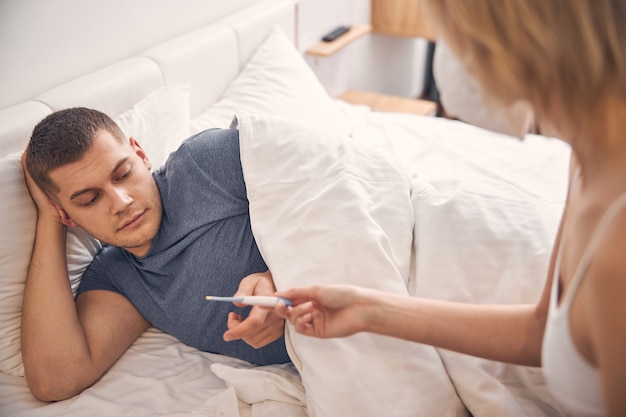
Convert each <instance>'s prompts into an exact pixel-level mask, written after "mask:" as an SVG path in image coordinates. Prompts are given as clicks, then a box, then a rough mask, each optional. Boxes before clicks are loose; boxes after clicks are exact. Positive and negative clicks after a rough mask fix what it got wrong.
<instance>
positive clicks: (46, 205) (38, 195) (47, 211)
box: [22, 149, 61, 220]
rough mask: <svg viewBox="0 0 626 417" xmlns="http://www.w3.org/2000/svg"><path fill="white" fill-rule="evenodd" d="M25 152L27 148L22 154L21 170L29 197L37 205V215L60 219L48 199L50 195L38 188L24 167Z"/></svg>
mask: <svg viewBox="0 0 626 417" xmlns="http://www.w3.org/2000/svg"><path fill="white" fill-rule="evenodd" d="M27 152H28V149H27V150H26V151H24V153H23V154H22V170H23V171H24V181H25V182H26V187H27V188H28V192H29V193H30V197H31V198H32V199H33V201H34V202H35V206H36V207H37V213H38V216H40V217H41V216H48V217H49V218H51V219H54V220H60V219H61V217H60V213H59V211H58V209H57V207H56V206H55V205H54V203H53V202H52V201H51V200H50V197H48V195H46V193H44V192H43V191H42V190H41V188H39V186H38V185H37V184H36V183H35V181H34V180H33V178H32V177H31V176H30V173H29V172H28V170H27V169H26V164H25V160H26V153H27Z"/></svg>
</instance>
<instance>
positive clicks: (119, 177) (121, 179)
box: [116, 167, 133, 182]
mask: <svg viewBox="0 0 626 417" xmlns="http://www.w3.org/2000/svg"><path fill="white" fill-rule="evenodd" d="M132 171H133V170H132V168H131V167H128V168H127V169H126V170H125V171H124V172H123V173H122V174H121V175H120V176H118V177H117V179H116V181H118V182H119V181H124V180H125V179H126V178H128V177H130V174H131V173H132Z"/></svg>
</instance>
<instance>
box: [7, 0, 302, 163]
mask: <svg viewBox="0 0 626 417" xmlns="http://www.w3.org/2000/svg"><path fill="white" fill-rule="evenodd" d="M295 12H296V11H295V4H294V1H292V0H229V1H222V0H186V1H185V2H184V3H179V2H172V1H170V0H133V1H130V2H129V1H125V0H114V1H107V2H100V3H98V2H96V3H94V2H83V1H81V0H58V1H55V2H47V1H41V0H36V1H29V2H22V1H19V0H6V1H2V2H0V61H1V62H3V65H1V66H0V91H2V94H1V95H0V109H1V110H0V157H1V156H4V155H6V154H9V153H13V152H17V151H22V150H23V149H24V147H25V146H26V143H27V141H28V138H29V136H30V133H31V131H32V129H33V127H34V125H35V124H36V123H37V122H38V121H39V120H41V119H42V118H43V117H45V115H47V114H49V113H51V112H53V111H56V110H60V109H63V108H67V107H72V106H86V107H92V108H95V109H98V110H101V111H104V112H106V113H108V114H109V115H111V116H112V117H115V116H117V115H119V114H121V113H122V112H124V111H126V110H128V109H130V108H131V107H132V106H133V104H135V103H136V102H138V101H139V100H140V99H142V98H143V97H145V96H146V95H147V94H149V93H150V92H152V91H154V90H156V89H158V88H161V87H163V86H166V85H175V84H188V85H190V87H191V103H190V111H191V116H192V117H193V116H195V115H197V114H200V113H201V112H202V111H204V110H206V109H207V108H208V107H209V106H210V105H211V104H212V103H214V102H215V101H216V100H217V99H218V98H219V96H220V94H221V93H222V92H223V91H224V89H225V88H226V86H227V85H228V84H229V83H230V82H231V81H232V80H233V79H234V78H235V77H236V76H237V74H238V73H239V71H240V69H241V68H242V67H243V65H244V64H245V62H246V61H247V59H248V58H249V57H250V55H251V54H252V52H253V51H254V50H255V48H256V47H257V46H258V45H259V44H260V43H261V42H262V41H263V40H264V39H265V37H266V36H267V34H268V33H269V32H270V31H271V29H272V28H274V27H275V26H277V25H278V26H280V27H281V29H282V30H283V31H284V32H285V33H286V34H287V35H288V37H290V39H292V40H293V39H294V37H295ZM6 62H11V63H12V64H11V65H5V63H6Z"/></svg>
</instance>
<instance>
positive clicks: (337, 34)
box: [322, 26, 350, 42]
mask: <svg viewBox="0 0 626 417" xmlns="http://www.w3.org/2000/svg"><path fill="white" fill-rule="evenodd" d="M349 30H350V26H339V27H338V28H337V29H335V30H333V31H332V32H330V33H328V34H326V35H325V36H324V37H323V38H322V40H323V41H324V42H332V41H334V40H335V39H337V38H338V37H340V36H341V35H343V34H345V33H346V32H348V31H349Z"/></svg>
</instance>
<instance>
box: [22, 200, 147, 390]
mask: <svg viewBox="0 0 626 417" xmlns="http://www.w3.org/2000/svg"><path fill="white" fill-rule="evenodd" d="M39 214H40V215H39V218H38V221H37V232H36V237H35V245H34V248H33V255H32V259H31V264H30V268H29V271H28V278H27V280H26V287H25V291H24V304H23V307H22V327H21V343H22V357H23V360H24V369H25V372H26V378H27V381H28V385H29V387H30V389H31V391H32V392H33V394H34V395H35V396H36V397H37V398H39V399H40V400H43V401H54V400H61V399H65V398H69V397H71V396H73V395H76V394H77V393H79V392H81V391H82V390H84V389H85V388H87V387H89V386H90V385H91V384H93V383H94V382H95V381H96V380H98V378H100V376H102V374H103V373H104V372H105V371H106V370H107V369H108V368H109V367H110V366H111V365H112V364H113V363H114V362H115V361H116V360H117V358H119V356H120V355H121V354H122V353H123V352H124V351H125V350H126V349H127V348H128V346H130V344H131V343H132V342H133V341H134V340H135V339H136V338H137V337H138V336H139V335H140V334H141V333H142V332H143V331H144V330H145V329H146V328H147V327H148V326H149V324H148V322H147V321H146V320H145V319H144V318H143V317H142V316H141V315H140V314H139V312H138V311H137V310H136V309H135V308H134V307H133V306H132V304H131V303H130V302H129V301H128V300H127V299H126V298H124V297H123V296H122V295H120V294H116V293H112V292H108V291H89V292H86V293H84V294H82V295H81V296H79V297H78V299H77V301H76V302H74V297H73V295H72V291H71V288H70V284H69V279H68V273H67V266H66V257H65V241H66V234H67V233H66V228H65V226H64V225H63V224H62V223H61V222H60V220H59V219H55V218H54V216H50V215H48V216H46V215H42V213H41V212H40V213H39Z"/></svg>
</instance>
